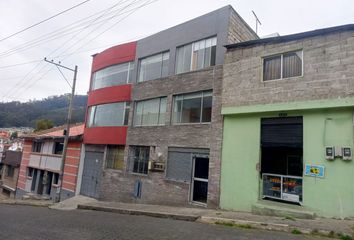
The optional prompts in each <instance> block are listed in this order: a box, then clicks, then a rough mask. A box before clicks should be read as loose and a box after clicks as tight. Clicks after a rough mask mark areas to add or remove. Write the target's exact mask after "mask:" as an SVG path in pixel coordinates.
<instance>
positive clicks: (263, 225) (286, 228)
mask: <svg viewBox="0 0 354 240" xmlns="http://www.w3.org/2000/svg"><path fill="white" fill-rule="evenodd" d="M198 222H200V223H207V224H220V225H226V226H232V227H240V228H253V229H262V230H269V231H280V232H288V233H292V231H294V230H296V231H299V232H300V233H301V234H313V235H318V236H323V237H327V236H329V235H330V234H331V231H329V230H325V229H311V228H303V227H299V226H292V225H289V224H280V223H267V222H257V221H248V220H241V219H229V218H220V217H208V216H202V217H200V218H199V219H198ZM339 234H342V235H348V236H351V234H352V233H346V232H343V233H339Z"/></svg>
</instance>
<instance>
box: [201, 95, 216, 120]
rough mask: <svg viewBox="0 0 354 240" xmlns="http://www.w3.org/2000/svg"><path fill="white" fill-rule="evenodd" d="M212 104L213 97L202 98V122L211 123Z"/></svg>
mask: <svg viewBox="0 0 354 240" xmlns="http://www.w3.org/2000/svg"><path fill="white" fill-rule="evenodd" d="M212 103H213V97H212V96H211V95H210V96H204V97H203V116H202V122H211V109H212Z"/></svg>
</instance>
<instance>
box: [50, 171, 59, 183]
mask: <svg viewBox="0 0 354 240" xmlns="http://www.w3.org/2000/svg"><path fill="white" fill-rule="evenodd" d="M52 184H53V185H58V184H59V173H53V181H52Z"/></svg>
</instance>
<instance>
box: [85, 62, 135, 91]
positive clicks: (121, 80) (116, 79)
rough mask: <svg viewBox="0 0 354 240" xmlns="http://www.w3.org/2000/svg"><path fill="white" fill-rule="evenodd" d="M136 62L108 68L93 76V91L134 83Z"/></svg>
mask: <svg viewBox="0 0 354 240" xmlns="http://www.w3.org/2000/svg"><path fill="white" fill-rule="evenodd" d="M133 70H134V62H127V63H122V64H117V65H114V66H110V67H106V68H103V69H101V70H98V71H97V72H95V73H94V74H93V75H92V84H91V90H96V89H100V88H105V87H111V86H116V85H122V84H127V83H130V82H132V72H133Z"/></svg>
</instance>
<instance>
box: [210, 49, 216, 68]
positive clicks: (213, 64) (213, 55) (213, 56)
mask: <svg viewBox="0 0 354 240" xmlns="http://www.w3.org/2000/svg"><path fill="white" fill-rule="evenodd" d="M215 58H216V46H212V47H211V56H210V66H215Z"/></svg>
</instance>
